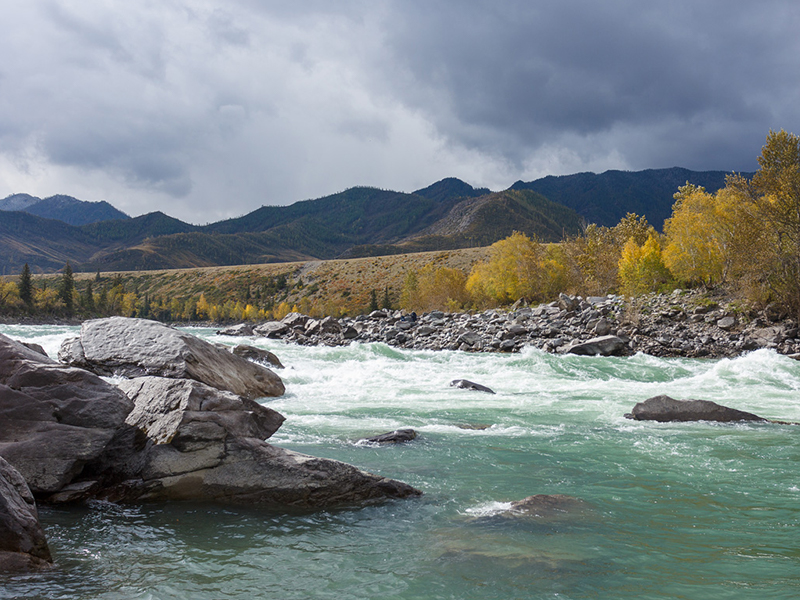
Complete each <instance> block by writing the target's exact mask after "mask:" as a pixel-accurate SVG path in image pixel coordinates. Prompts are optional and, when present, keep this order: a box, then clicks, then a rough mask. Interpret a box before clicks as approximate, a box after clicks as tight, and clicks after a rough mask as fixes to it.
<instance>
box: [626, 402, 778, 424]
mask: <svg viewBox="0 0 800 600" xmlns="http://www.w3.org/2000/svg"><path fill="white" fill-rule="evenodd" d="M625 417H626V418H628V419H634V420H636V421H659V422H662V423H667V422H670V421H718V422H721V423H730V422H734V421H766V419H764V418H762V417H759V416H758V415H754V414H752V413H749V412H744V411H741V410H736V409H735V408H728V407H727V406H722V405H720V404H717V403H716V402H711V401H710V400H676V399H675V398H670V397H669V396H665V395H661V396H655V397H653V398H648V399H647V400H645V401H644V402H639V403H637V404H636V406H634V407H633V410H632V411H631V412H630V413H628V414H626V415H625Z"/></svg>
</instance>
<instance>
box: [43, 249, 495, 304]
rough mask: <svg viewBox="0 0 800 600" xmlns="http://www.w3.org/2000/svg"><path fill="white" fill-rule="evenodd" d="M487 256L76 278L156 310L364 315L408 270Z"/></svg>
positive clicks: (458, 253) (418, 256) (474, 252)
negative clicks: (240, 308) (200, 305)
mask: <svg viewBox="0 0 800 600" xmlns="http://www.w3.org/2000/svg"><path fill="white" fill-rule="evenodd" d="M487 256H488V248H468V249H462V250H452V251H441V252H419V253H413V254H402V255H393V256H380V257H365V258H355V259H338V260H327V261H317V260H314V261H298V262H291V263H273V264H260V265H237V266H229V267H220V266H214V267H202V268H196V269H165V270H155V271H147V272H143V271H127V272H101V273H100V275H99V278H98V276H97V274H96V273H76V274H75V282H76V288H77V290H78V292H79V293H82V292H83V291H84V290H85V289H86V285H87V284H88V283H91V284H92V287H93V290H94V292H95V294H97V293H99V292H101V291H102V290H104V289H105V290H106V292H107V293H108V294H109V297H111V296H113V293H114V292H113V289H114V286H120V287H119V292H120V295H122V294H127V295H130V296H132V297H135V298H136V299H137V301H138V302H139V304H140V306H141V304H142V303H143V302H144V301H145V299H146V300H147V302H148V303H150V304H152V305H153V306H154V307H155V306H156V305H163V306H168V305H171V304H172V305H175V306H178V307H183V306H185V305H186V304H187V303H192V304H194V303H195V302H197V300H198V299H199V297H200V295H201V294H203V295H204V297H205V298H206V300H207V301H208V302H209V303H212V304H219V305H223V304H224V303H226V302H230V303H235V302H240V303H241V304H243V305H244V304H252V305H254V306H256V307H261V308H270V307H273V306H277V305H278V304H279V303H281V302H286V303H288V305H289V306H294V305H297V306H298V308H300V309H301V310H303V311H305V312H308V313H313V312H325V313H328V314H332V313H334V312H335V313H337V314H342V313H346V314H360V313H362V312H364V311H366V310H367V307H368V306H369V303H370V296H371V293H372V292H373V290H374V291H375V292H376V294H378V296H379V297H380V298H381V299H382V298H383V294H384V292H385V291H388V293H389V296H390V298H391V301H392V303H393V304H394V305H396V304H397V302H398V299H399V295H400V291H401V289H402V285H403V281H404V279H405V277H406V275H407V274H408V272H409V271H412V270H419V269H421V268H422V267H424V266H425V265H427V264H434V265H436V266H445V267H451V268H456V269H461V270H463V271H464V272H465V273H469V271H470V269H471V268H472V266H473V265H474V264H475V263H476V262H478V261H480V260H484V259H486V257H487ZM59 277H60V276H59V275H55V274H50V275H40V276H37V277H36V278H35V282H36V284H37V285H39V286H41V284H42V280H45V281H47V282H49V283H48V285H49V287H51V288H53V287H54V286H55V284H56V282H57V280H58V278H59ZM154 310H155V309H154Z"/></svg>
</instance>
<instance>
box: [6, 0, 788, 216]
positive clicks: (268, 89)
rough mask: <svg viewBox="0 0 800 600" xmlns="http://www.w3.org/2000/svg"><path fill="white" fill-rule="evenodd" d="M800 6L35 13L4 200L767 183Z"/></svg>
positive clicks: (244, 206) (191, 209) (142, 201)
mask: <svg viewBox="0 0 800 600" xmlns="http://www.w3.org/2000/svg"><path fill="white" fill-rule="evenodd" d="M798 31H800V3H799V2H797V1H796V0H786V1H779V0H775V1H771V0H760V1H759V2H752V1H751V0H748V1H737V0H724V1H723V0H707V1H702V0H687V1H684V0H669V1H667V0H664V1H658V0H653V1H648V2H641V1H637V0H631V1H619V0H604V1H603V2H598V1H597V0H574V1H573V0H551V1H541V0H487V1H478V0H397V1H381V0H364V1H361V0H337V1H336V2H331V1H328V0H307V1H303V0H296V1H293V2H287V1H285V0H278V1H272V0H226V1H225V2H222V1H221V0H132V1H131V2H113V1H112V0H26V1H25V2H3V3H2V7H0V197H5V196H7V195H9V194H12V193H17V192H26V193H30V194H33V195H36V196H41V197H44V196H49V195H52V194H57V193H63V194H69V195H72V196H75V197H78V198H80V199H82V200H108V201H109V202H111V203H112V204H114V205H115V206H117V207H118V208H120V209H122V210H124V211H126V212H127V213H129V214H131V215H139V214H143V213H146V212H150V211H153V210H162V211H164V212H166V213H167V214H170V215H173V216H175V217H178V218H181V219H184V220H187V221H190V222H193V223H206V222H212V221H216V220H219V219H222V218H226V217H230V216H237V215H241V214H244V213H247V212H249V211H251V210H254V209H255V208H257V207H259V206H261V205H264V204H290V203H292V202H295V201H298V200H303V199H308V198H316V197H320V196H325V195H328V194H331V193H335V192H337V191H341V190H343V189H346V188H348V187H352V186H356V185H371V186H377V187H382V188H387V189H394V190H401V191H413V190H415V189H418V188H421V187H425V186H427V185H429V184H430V183H433V182H434V181H437V180H439V179H442V178H444V177H450V176H453V177H459V178H461V179H463V180H465V181H467V182H468V183H471V184H472V185H474V186H486V187H489V188H491V189H496V190H497V189H504V188H507V187H508V186H509V185H511V184H512V183H513V182H514V181H516V180H519V179H521V180H524V181H530V180H533V179H536V178H538V177H542V176H545V175H549V174H555V175H559V174H569V173H575V172H579V171H594V172H602V171H605V170H607V169H631V170H639V169H646V168H662V167H671V166H683V167H687V168H690V169H696V170H705V169H723V170H755V168H756V166H757V165H756V157H757V155H758V153H759V151H760V149H761V146H762V145H763V143H764V140H765V138H766V135H767V133H768V132H769V130H770V129H786V130H787V131H791V132H794V133H800V36H799V35H798V33H797V32H798Z"/></svg>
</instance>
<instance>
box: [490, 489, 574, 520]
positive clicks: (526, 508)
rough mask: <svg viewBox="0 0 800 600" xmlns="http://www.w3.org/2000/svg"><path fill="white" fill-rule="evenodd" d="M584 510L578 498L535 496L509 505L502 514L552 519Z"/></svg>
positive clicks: (557, 495) (563, 495) (562, 495)
mask: <svg viewBox="0 0 800 600" xmlns="http://www.w3.org/2000/svg"><path fill="white" fill-rule="evenodd" d="M585 510H586V503H585V502H584V501H583V500H581V499H580V498H575V497H573V496H567V495H565V494H536V495H534V496H528V497H527V498H523V499H522V500H517V501H516V502H512V503H511V508H509V510H508V511H506V513H504V514H509V515H513V516H526V517H537V518H545V519H552V518H557V517H562V516H566V515H569V514H576V513H581V512H583V511H585Z"/></svg>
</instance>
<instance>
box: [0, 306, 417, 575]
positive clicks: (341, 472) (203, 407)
mask: <svg viewBox="0 0 800 600" xmlns="http://www.w3.org/2000/svg"><path fill="white" fill-rule="evenodd" d="M59 358H60V359H61V361H62V362H56V361H54V360H52V359H50V358H49V357H47V356H46V355H45V354H44V353H43V352H41V351H40V349H37V348H29V347H27V346H26V345H23V344H21V343H19V342H16V341H14V340H11V339H10V338H8V337H6V336H3V335H0V414H2V415H3V426H2V428H0V459H4V461H7V464H6V462H0V517H3V518H0V566H2V565H3V564H11V565H20V566H24V565H29V566H36V565H37V564H39V563H42V562H45V563H46V562H48V561H49V559H50V557H49V553H48V552H46V544H45V546H44V549H43V547H42V545H41V543H39V542H38V541H37V539H38V538H36V535H35V534H36V530H35V527H33V528H32V527H31V523H35V521H36V519H35V506H34V504H33V498H34V497H35V498H36V499H37V500H38V501H40V502H46V503H67V502H79V501H85V500H87V499H92V498H96V499H105V500H110V501H116V502H141V501H162V500H189V499H190V500H198V501H213V502H225V503H238V504H260V505H265V506H269V507H272V508H288V507H299V508H307V509H316V508H323V507H329V506H341V505H356V504H363V503H368V502H374V501H381V500H384V499H387V498H406V497H410V496H417V495H419V494H421V492H420V491H419V490H416V489H414V488H413V487H411V486H409V485H407V484H405V483H402V482H399V481H395V480H392V479H387V478H384V477H380V476H377V475H373V474H371V473H367V472H365V471H362V470H360V469H358V468H356V467H354V466H352V465H348V464H345V463H342V462H339V461H335V460H328V459H322V458H316V457H313V456H308V455H305V454H299V453H297V452H291V451H288V450H284V449H281V448H277V447H275V446H272V445H270V444H268V443H266V442H265V440H266V439H268V438H269V437H270V436H272V435H273V434H274V433H275V431H277V430H278V428H279V427H280V426H281V424H282V423H283V421H284V417H283V416H282V415H280V414H279V413H277V412H276V411H274V410H272V409H270V408H268V407H265V406H262V405H260V404H259V403H257V402H255V400H254V399H255V398H260V397H264V396H279V395H281V394H283V392H284V386H283V382H282V381H281V380H280V377H278V376H277V375H276V374H275V373H274V372H273V371H271V370H270V369H268V368H267V367H265V366H262V365H259V364H256V363H254V362H252V361H250V360H246V359H244V358H241V357H240V356H237V355H236V354H234V353H232V352H230V351H228V350H227V349H225V348H222V347H218V346H215V345H213V344H209V343H207V342H204V341H203V340H200V339H199V338H196V337H194V336H191V335H189V334H186V333H183V332H180V331H177V330H175V329H173V328H170V327H167V326H165V325H162V324H160V323H156V322H154V321H144V320H140V319H126V318H122V317H112V318H109V319H98V320H93V321H87V322H86V323H84V324H83V326H82V328H81V335H80V336H79V337H77V338H74V339H70V340H66V341H65V342H64V343H63V345H62V347H61V350H60V351H59ZM101 375H103V376H108V375H111V376H115V378H120V377H122V378H124V379H122V380H121V381H120V383H119V385H114V384H112V383H109V382H108V381H106V379H103V378H102V377H101ZM6 516H8V517H9V519H10V521H9V523H10V524H9V523H6V520H5V519H4V517H6ZM9 556H10V557H11V558H8V557H9ZM12 559H13V560H12Z"/></svg>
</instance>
